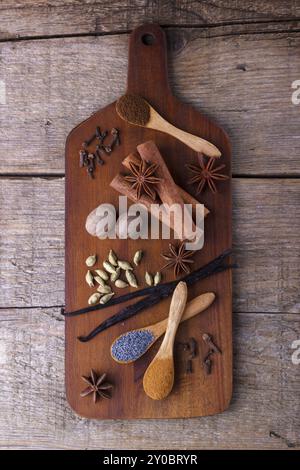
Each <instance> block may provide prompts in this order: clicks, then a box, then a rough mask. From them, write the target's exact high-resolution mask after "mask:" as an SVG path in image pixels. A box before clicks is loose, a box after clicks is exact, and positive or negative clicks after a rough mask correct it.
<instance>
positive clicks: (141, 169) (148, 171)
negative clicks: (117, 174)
mask: <svg viewBox="0 0 300 470" xmlns="http://www.w3.org/2000/svg"><path fill="white" fill-rule="evenodd" d="M129 167H130V171H131V175H129V176H125V179H126V181H129V182H130V183H131V187H132V188H133V189H135V190H136V198H137V200H139V199H140V197H141V195H142V194H143V193H144V194H147V195H148V196H150V197H151V199H152V200H153V201H155V198H156V191H155V190H154V189H153V188H152V186H154V185H155V184H157V183H159V182H160V181H161V179H160V178H157V177H156V176H154V174H155V171H156V170H157V168H158V165H156V164H155V163H152V164H149V163H147V162H146V161H145V160H142V159H141V161H140V162H139V163H133V162H130V163H129Z"/></svg>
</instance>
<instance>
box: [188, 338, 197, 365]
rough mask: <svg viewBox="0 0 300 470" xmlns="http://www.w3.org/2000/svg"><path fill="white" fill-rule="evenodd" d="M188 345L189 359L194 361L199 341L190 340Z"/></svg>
mask: <svg viewBox="0 0 300 470" xmlns="http://www.w3.org/2000/svg"><path fill="white" fill-rule="evenodd" d="M187 345H188V347H187V349H188V351H189V359H190V360H191V359H194V358H195V357H196V356H197V350H198V347H197V341H196V340H195V338H189V339H188V342H187Z"/></svg>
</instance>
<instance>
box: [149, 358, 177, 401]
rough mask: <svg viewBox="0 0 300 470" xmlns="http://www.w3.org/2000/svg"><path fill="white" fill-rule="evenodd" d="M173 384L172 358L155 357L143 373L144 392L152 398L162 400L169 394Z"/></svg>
mask: <svg viewBox="0 0 300 470" xmlns="http://www.w3.org/2000/svg"><path fill="white" fill-rule="evenodd" d="M173 384H174V363H173V358H172V357H169V358H164V359H163V358H162V359H160V358H158V359H155V360H154V361H153V362H152V364H150V366H149V367H148V369H147V371H146V373H145V375H144V379H143V386H144V390H145V393H146V394H147V395H148V396H149V397H150V398H152V399H153V400H162V399H163V398H166V397H167V396H168V395H169V393H170V392H171V390H172V388H173Z"/></svg>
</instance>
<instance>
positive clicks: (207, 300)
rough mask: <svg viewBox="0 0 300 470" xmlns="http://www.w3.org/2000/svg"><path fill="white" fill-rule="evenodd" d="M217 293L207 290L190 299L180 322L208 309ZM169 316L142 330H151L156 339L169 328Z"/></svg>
mask: <svg viewBox="0 0 300 470" xmlns="http://www.w3.org/2000/svg"><path fill="white" fill-rule="evenodd" d="M215 297H216V296H215V294H214V293H213V292H206V293H205V294H201V295H198V297H195V298H194V299H192V300H190V301H189V302H188V303H187V304H186V306H185V309H184V313H183V315H182V317H181V319H180V323H183V322H184V321H186V320H189V319H190V318H193V317H194V316H196V315H198V313H200V312H203V311H204V310H206V309H207V308H208V307H209V306H210V305H211V304H212V303H213V301H214V300H215ZM167 325H168V318H165V319H164V320H161V321H160V322H157V323H155V324H153V325H149V326H145V327H144V328H141V330H151V331H152V333H153V334H154V335H155V341H156V340H157V339H158V338H159V337H160V336H161V335H163V334H164V332H165V331H166V329H167Z"/></svg>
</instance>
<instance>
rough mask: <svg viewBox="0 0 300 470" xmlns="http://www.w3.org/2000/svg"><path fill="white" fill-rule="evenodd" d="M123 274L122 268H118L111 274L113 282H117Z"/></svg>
mask: <svg viewBox="0 0 300 470" xmlns="http://www.w3.org/2000/svg"><path fill="white" fill-rule="evenodd" d="M120 274H121V268H116V270H115V272H114V273H112V274H111V275H110V280H111V282H115V281H116V280H117V279H118V278H119V276H120Z"/></svg>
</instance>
